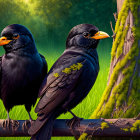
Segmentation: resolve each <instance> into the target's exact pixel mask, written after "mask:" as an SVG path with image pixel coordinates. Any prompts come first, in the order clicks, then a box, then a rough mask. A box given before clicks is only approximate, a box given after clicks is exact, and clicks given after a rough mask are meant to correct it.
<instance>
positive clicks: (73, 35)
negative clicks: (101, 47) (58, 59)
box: [66, 24, 109, 49]
mask: <svg viewBox="0 0 140 140" xmlns="http://www.w3.org/2000/svg"><path fill="white" fill-rule="evenodd" d="M108 37H109V35H108V34H107V33H105V32H103V31H99V30H98V28H97V27H96V26H94V25H92V24H79V25H77V26H75V27H73V28H72V29H71V31H70V32H69V35H68V37H67V41H66V48H70V47H72V46H76V47H83V48H87V49H88V48H93V49H94V48H97V45H98V42H99V40H100V39H103V38H108Z"/></svg>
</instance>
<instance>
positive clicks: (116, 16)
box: [113, 13, 118, 22]
mask: <svg viewBox="0 0 140 140" xmlns="http://www.w3.org/2000/svg"><path fill="white" fill-rule="evenodd" d="M113 16H114V19H115V22H117V18H118V15H117V13H113Z"/></svg>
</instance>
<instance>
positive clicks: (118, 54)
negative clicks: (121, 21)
mask: <svg viewBox="0 0 140 140" xmlns="http://www.w3.org/2000/svg"><path fill="white" fill-rule="evenodd" d="M128 29H129V25H127V26H126V27H125V29H124V31H123V33H122V35H121V39H120V43H119V45H118V47H117V52H116V58H117V59H118V58H119V56H120V55H121V54H122V52H123V45H124V41H125V36H126V34H127V31H128Z"/></svg>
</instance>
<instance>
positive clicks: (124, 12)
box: [111, 0, 130, 60]
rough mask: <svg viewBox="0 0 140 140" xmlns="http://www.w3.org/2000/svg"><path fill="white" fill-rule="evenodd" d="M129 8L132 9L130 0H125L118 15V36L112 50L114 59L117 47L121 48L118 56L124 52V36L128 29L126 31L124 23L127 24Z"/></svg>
mask: <svg viewBox="0 0 140 140" xmlns="http://www.w3.org/2000/svg"><path fill="white" fill-rule="evenodd" d="M129 9H130V7H129V2H128V0H125V1H124V3H123V6H122V9H121V11H120V13H119V15H118V19H117V22H116V26H115V33H116V38H115V41H114V42H113V46H112V51H111V59H112V60H113V58H114V57H115V55H116V50H117V48H119V49H118V51H117V57H118V56H119V55H120V54H121V52H122V46H123V44H124V42H123V40H124V36H125V34H126V33H127V30H128V29H127V28H126V31H125V32H124V25H125V21H126V18H127V15H128V11H129ZM120 42H121V43H120ZM118 46H119V47H118Z"/></svg>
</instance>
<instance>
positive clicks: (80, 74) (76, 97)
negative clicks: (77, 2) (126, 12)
mask: <svg viewBox="0 0 140 140" xmlns="http://www.w3.org/2000/svg"><path fill="white" fill-rule="evenodd" d="M107 37H109V35H108V34H107V33H105V32H102V31H98V28H97V27H95V26H93V25H91V24H80V25H77V26H75V27H74V28H72V30H71V31H70V33H69V35H68V37H67V41H66V50H65V51H64V53H63V54H62V55H61V56H60V58H59V59H58V60H57V61H56V62H55V64H54V65H53V66H52V68H51V69H50V71H49V73H48V74H47V76H46V78H45V80H44V82H43V84H42V88H41V90H40V93H39V96H40V101H39V102H38V104H37V106H36V109H35V112H37V113H38V118H37V120H36V121H34V122H33V123H32V125H31V127H30V128H29V131H28V132H29V134H30V135H32V138H31V139H36V140H49V139H50V138H51V134H52V128H53V123H54V120H55V119H56V118H57V117H58V116H59V115H60V114H61V113H65V112H67V111H69V112H71V111H70V110H71V109H72V108H73V107H75V106H76V105H77V104H79V103H80V102H81V101H82V100H83V99H84V98H85V97H86V95H87V94H88V92H89V91H90V89H91V88H92V86H93V84H94V82H95V80H96V77H97V75H98V71H99V63H98V54H97V51H96V48H97V45H98V43H99V39H103V38H107ZM71 113H72V112H71ZM72 114H73V113H72ZM73 116H74V119H76V120H78V117H76V116H75V115H74V114H73Z"/></svg>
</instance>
